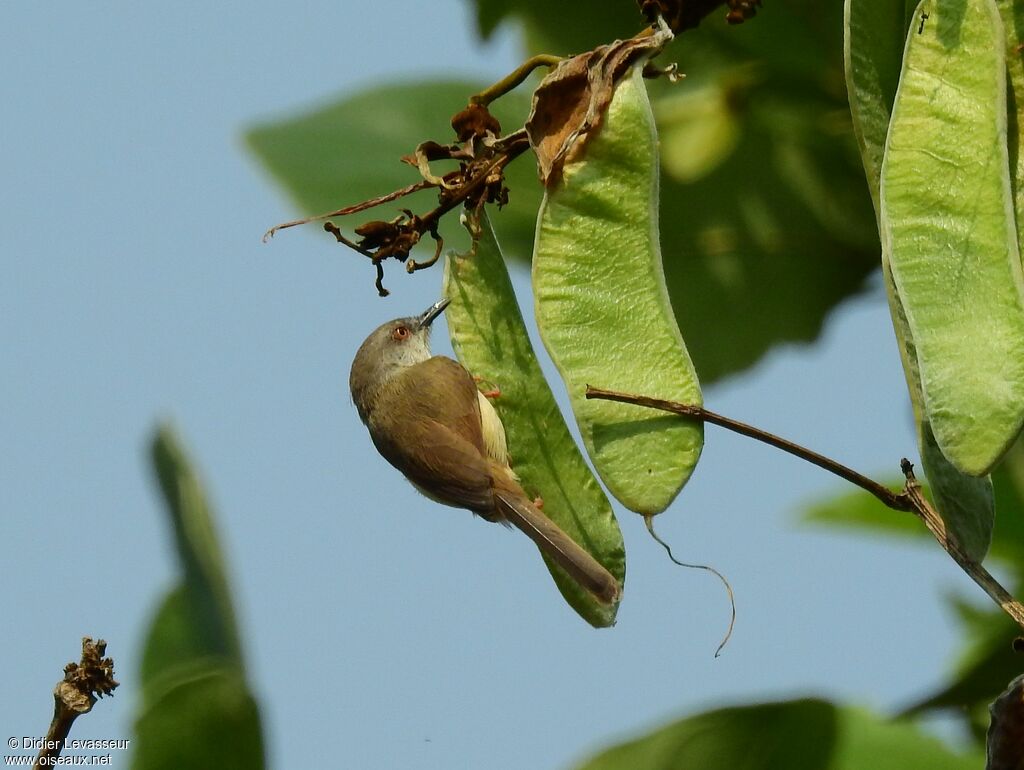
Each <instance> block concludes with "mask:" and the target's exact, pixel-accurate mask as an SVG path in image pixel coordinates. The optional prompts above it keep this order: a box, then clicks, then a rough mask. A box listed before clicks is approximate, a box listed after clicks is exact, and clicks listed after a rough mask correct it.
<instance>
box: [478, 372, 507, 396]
mask: <svg viewBox="0 0 1024 770" xmlns="http://www.w3.org/2000/svg"><path fill="white" fill-rule="evenodd" d="M473 382H475V383H476V384H477V385H481V384H482V385H485V386H486V385H490V386H491V387H489V388H488V389H487V390H483V389H481V390H480V392H481V393H482V394H483V397H484V398H498V397H499V396H501V388H499V387H498V386H496V385H495V384H494V383H493V382H490V381H489V380H485V379H484V378H483V377H478V376H477V375H473Z"/></svg>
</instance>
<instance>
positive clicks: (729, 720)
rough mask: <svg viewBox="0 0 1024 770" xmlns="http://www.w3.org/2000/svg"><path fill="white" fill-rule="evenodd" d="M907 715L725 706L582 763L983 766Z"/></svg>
mask: <svg viewBox="0 0 1024 770" xmlns="http://www.w3.org/2000/svg"><path fill="white" fill-rule="evenodd" d="M983 760H984V757H983V756H982V755H981V754H979V753H973V754H956V753H954V752H953V751H951V750H950V749H948V748H947V747H946V746H944V745H943V744H942V743H941V742H940V741H939V740H938V739H936V738H934V737H932V736H930V735H926V734H924V733H922V732H921V731H920V730H918V729H917V728H916V727H915V726H914V724H913V723H911V722H907V721H900V722H892V721H888V720H884V719H881V718H880V717H878V716H876V715H874V714H871V713H870V712H867V711H865V710H862V709H856V708H848V707H847V708H837V707H836V706H834V705H832V704H831V703H828V702H826V701H821V700H811V699H805V700H793V701H783V702H779V703H765V704H761V705H755V706H742V707H737V708H726V709H719V710H716V711H709V712H706V713H703V714H697V715H696V716H692V717H687V718H686V719H682V720H679V721H678V722H674V723H672V724H670V725H668V726H667V727H663V728H661V729H659V730H656V731H654V732H653V733H650V734H649V735H647V736H645V737H643V738H640V739H639V740H635V741H630V742H628V743H624V744H621V745H619V746H616V747H614V748H611V749H608V750H606V751H604V752H602V753H601V754H599V755H597V756H596V757H594V758H593V759H591V760H589V761H587V762H584V763H583V764H581V765H579V766H578V767H577V769H576V770H632V769H633V768H644V770H694V769H695V768H700V770H719V768H721V770H735V768H743V770H795V769H796V768H799V770H907V768H925V767H927V768H929V770H977V768H979V767H981V766H982V762H983Z"/></svg>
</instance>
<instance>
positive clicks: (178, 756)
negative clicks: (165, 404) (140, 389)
mask: <svg viewBox="0 0 1024 770" xmlns="http://www.w3.org/2000/svg"><path fill="white" fill-rule="evenodd" d="M152 456H153V464H154V467H155V470H156V476H157V480H158V481H159V484H160V489H161V491H162V493H163V496H164V499H165V501H166V504H167V510H168V515H169V517H170V520H171V524H172V528H173V532H174V538H175V545H176V547H177V552H178V557H179V561H180V565H181V571H182V575H181V579H180V582H179V584H178V585H177V586H176V587H175V588H174V589H173V590H171V591H170V592H169V594H168V595H167V596H166V597H165V598H164V599H163V601H162V602H161V604H160V608H159V610H158V612H157V613H156V616H155V618H154V620H153V622H152V625H151V627H150V630H149V633H148V634H147V637H146V644H145V648H144V650H143V653H142V666H141V672H140V674H141V675H140V681H141V687H142V703H141V708H140V712H139V716H138V718H137V721H136V739H135V740H134V741H133V747H134V749H135V754H134V756H133V765H132V766H133V767H135V768H137V770H152V769H153V768H165V767H166V768H170V767H204V766H215V767H222V766H226V767H239V768H260V767H262V766H263V760H262V754H263V749H262V739H261V737H260V723H259V717H258V714H257V710H256V704H255V701H254V700H253V698H252V696H251V695H250V693H249V690H248V687H247V686H246V683H245V679H244V664H243V659H242V652H241V644H240V642H239V638H238V630H237V627H236V625H235V616H234V610H233V608H232V601H231V594H230V589H229V586H228V580H227V574H226V568H225V566H224V559H223V556H222V554H221V551H220V546H219V545H218V542H217V537H216V533H215V531H214V523H213V513H212V512H211V511H210V509H209V506H208V505H207V503H206V499H205V496H204V494H203V491H202V488H201V486H200V484H199V481H198V479H197V477H196V474H195V472H194V471H193V469H192V467H191V465H190V463H189V461H188V458H187V457H186V455H185V453H184V451H183V450H182V448H181V445H180V442H179V441H178V438H177V436H176V435H175V434H174V432H173V431H172V430H171V428H170V427H168V426H162V427H161V428H160V429H159V430H158V431H157V434H156V436H155V438H154V440H153V445H152Z"/></svg>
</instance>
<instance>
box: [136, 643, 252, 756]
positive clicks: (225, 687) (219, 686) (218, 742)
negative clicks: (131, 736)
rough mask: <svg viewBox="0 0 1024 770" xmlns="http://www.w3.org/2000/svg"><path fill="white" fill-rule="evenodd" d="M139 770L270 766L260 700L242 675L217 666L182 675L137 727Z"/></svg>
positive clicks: (197, 667)
mask: <svg viewBox="0 0 1024 770" xmlns="http://www.w3.org/2000/svg"><path fill="white" fill-rule="evenodd" d="M135 733H136V737H135V740H133V741H132V746H133V748H134V749H135V754H134V756H133V760H132V767H134V768H136V770H179V769H180V768H193V767H194V768H199V767H211V768H212V767H215V768H218V770H222V769H225V768H238V770H256V769H258V768H261V767H263V766H264V753H263V738H262V735H261V733H260V720H259V713H258V709H257V706H256V702H255V700H254V699H253V698H252V696H251V695H250V694H249V692H248V688H247V687H246V684H245V680H244V678H243V676H242V673H241V671H239V670H238V669H237V668H235V667H232V666H225V665H220V664H216V663H210V664H205V665H204V664H197V665H195V666H193V667H192V668H191V670H188V671H182V675H181V676H179V677H177V678H176V679H175V680H174V682H173V684H172V685H171V686H169V687H168V688H167V689H166V691H165V692H163V694H162V696H161V697H160V698H159V699H156V700H153V701H151V702H149V703H147V705H146V706H145V707H144V708H143V711H142V713H141V715H140V716H139V719H138V721H137V722H136V724H135Z"/></svg>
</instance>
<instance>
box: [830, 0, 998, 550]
mask: <svg viewBox="0 0 1024 770" xmlns="http://www.w3.org/2000/svg"><path fill="white" fill-rule="evenodd" d="M914 5H915V3H913V2H912V0H906V8H905V9H904V8H903V7H900V6H899V5H893V4H892V3H891V2H888V0H846V7H845V20H846V34H845V53H846V56H845V59H846V62H845V63H846V90H847V93H848V94H849V97H850V111H851V113H852V115H853V126H854V130H855V132H856V134H857V140H858V143H859V145H860V150H861V157H862V159H863V161H864V171H865V173H866V176H867V181H868V188H869V189H870V191H871V198H872V200H873V201H874V203H875V211H876V213H877V212H878V209H879V206H880V201H879V190H878V188H879V183H880V179H881V170H882V156H883V152H884V150H885V137H886V133H887V132H888V129H889V120H890V117H891V115H892V104H893V101H894V100H895V98H896V87H897V85H898V83H899V74H900V67H901V62H902V57H903V49H904V47H905V41H906V38H907V34H908V33H910V34H916V33H917V29H918V28H920V24H921V21H927V20H926V19H922V17H921V16H920V15H916V16H915V15H914ZM915 24H916V25H917V26H916V27H915ZM922 34H923V30H922ZM882 273H883V275H884V277H885V289H886V294H887V296H888V299H889V309H890V312H891V314H892V322H893V330H894V331H895V333H896V341H897V345H898V347H899V353H900V358H901V360H902V362H903V371H904V374H905V375H906V378H907V389H908V391H909V393H910V403H911V406H912V407H913V410H914V422H915V424H916V425H917V438H918V446H919V448H920V452H921V464H922V466H923V467H924V472H925V475H926V476H927V477H928V481H929V485H930V487H931V494H932V497H933V499H934V502H935V507H936V509H937V510H938V512H939V514H940V515H941V516H942V519H943V521H944V522H945V523H946V526H947V527H948V528H949V531H950V532H951V533H952V534H953V535H954V536H955V537H956V539H957V541H958V542H959V543H960V545H961V546H962V547H963V548H964V550H965V551H966V552H967V553H968V554H969V555H970V556H971V558H973V559H975V560H977V561H981V560H982V559H983V558H984V557H985V553H986V552H987V551H988V547H989V543H990V542H991V540H992V527H993V524H994V522H995V496H994V494H993V490H992V480H991V479H990V478H989V477H988V476H983V477H980V478H979V477H975V476H968V475H967V474H966V473H963V472H962V471H960V470H958V469H957V468H956V467H955V466H953V465H952V463H950V462H949V460H947V459H946V457H945V456H944V455H943V454H942V451H941V450H940V449H939V446H938V444H937V443H936V441H935V436H934V434H933V433H932V429H931V426H930V425H929V423H928V420H927V417H926V416H925V414H924V396H923V395H922V393H921V375H920V373H919V372H918V370H917V351H916V349H915V348H914V343H913V338H912V337H911V334H910V328H909V326H908V324H907V319H906V314H905V313H904V311H903V306H902V304H901V303H900V298H899V296H898V295H897V294H896V288H895V285H894V283H893V280H892V271H891V270H890V268H889V255H888V253H887V252H886V250H885V248H884V244H883V249H882Z"/></svg>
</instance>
